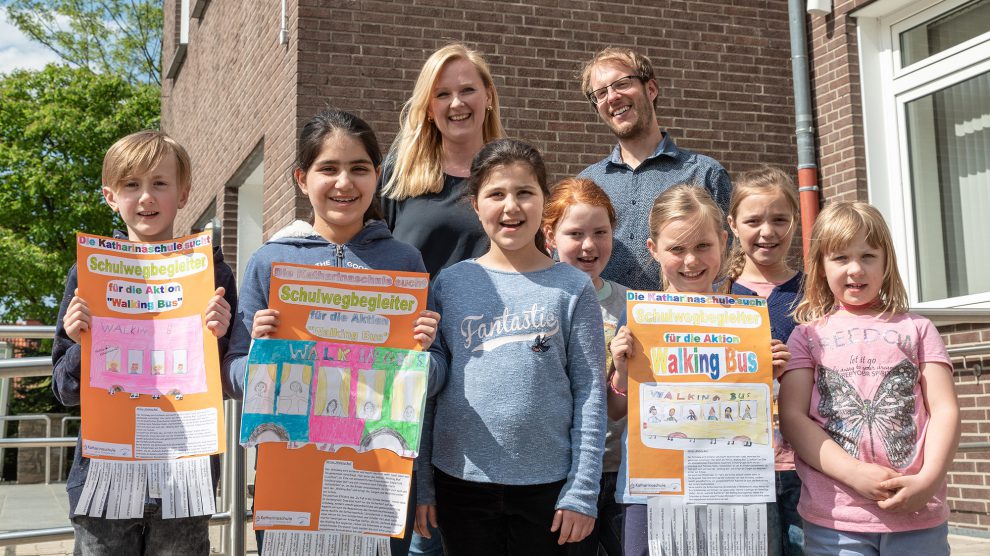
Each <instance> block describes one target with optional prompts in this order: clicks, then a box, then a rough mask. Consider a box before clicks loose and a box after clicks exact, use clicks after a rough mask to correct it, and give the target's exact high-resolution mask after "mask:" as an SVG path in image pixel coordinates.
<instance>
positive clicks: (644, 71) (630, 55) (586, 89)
mask: <svg viewBox="0 0 990 556" xmlns="http://www.w3.org/2000/svg"><path fill="white" fill-rule="evenodd" d="M605 63H619V64H622V65H624V66H627V67H629V68H631V69H632V70H633V72H634V73H635V74H636V77H639V79H640V80H641V81H642V82H643V84H644V85H645V84H646V83H648V82H650V81H653V80H654V79H656V77H655V75H654V72H653V62H651V61H650V59H649V58H647V57H646V56H644V55H642V54H640V53H639V52H636V51H635V50H633V49H631V48H626V47H624V46H609V47H607V48H605V49H603V50H602V51H600V52H599V53H598V54H595V55H594V57H592V58H591V59H590V60H588V61H587V62H585V64H584V68H583V69H582V70H581V92H582V93H584V95H585V96H587V95H588V94H590V93H591V71H592V70H593V69H595V66H598V65H599V64H605ZM659 99H660V95H657V96H656V98H654V99H653V107H654V108H656V105H657V102H659Z"/></svg>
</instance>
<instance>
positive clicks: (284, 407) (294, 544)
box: [241, 263, 429, 552]
mask: <svg viewBox="0 0 990 556" xmlns="http://www.w3.org/2000/svg"><path fill="white" fill-rule="evenodd" d="M271 277H272V278H271V286H270V288H269V291H270V294H269V307H270V308H272V309H277V310H278V311H279V321H280V322H279V326H278V329H277V332H276V333H275V334H274V335H273V337H272V338H271V339H264V340H255V341H254V342H253V343H252V346H251V351H250V353H249V355H248V366H247V375H246V376H245V385H244V386H245V388H244V392H245V394H244V396H245V397H244V416H243V421H242V425H241V443H242V444H244V445H246V446H252V445H258V449H259V458H258V461H259V463H258V469H257V479H256V486H255V528H258V529H268V530H270V531H269V533H268V534H267V535H266V537H265V549H266V552H267V551H269V550H276V549H279V550H281V549H282V548H284V549H286V550H290V551H291V550H294V549H296V548H298V549H300V550H303V551H304V552H305V551H308V549H304V547H305V546H309V547H310V548H314V547H315V548H314V550H318V551H319V547H324V548H327V549H328V550H330V551H331V552H333V551H335V550H337V549H338V548H339V547H340V546H343V545H341V544H338V543H355V544H353V545H348V546H360V547H364V548H367V549H369V550H375V549H376V547H380V546H385V547H386V548H387V546H388V536H398V535H401V534H402V533H403V529H404V525H405V523H404V522H405V515H406V508H407V504H408V498H409V487H410V476H411V473H412V459H410V458H412V457H415V455H416V453H417V452H418V449H419V437H420V431H421V428H422V415H423V407H424V404H425V398H426V380H427V373H428V370H429V356H428V354H427V353H425V352H423V351H418V350H415V349H414V348H420V346H418V345H417V343H416V341H415V340H414V339H413V326H414V322H415V321H416V319H417V318H418V317H419V314H420V312H421V311H422V310H423V309H425V308H426V297H427V291H428V285H429V280H428V276H427V275H425V274H417V273H409V272H388V271H372V270H353V269H341V268H328V267H316V266H302V265H292V264H284V263H275V264H273V265H272V273H271ZM300 444H307V445H302V446H300ZM402 456H405V457H402ZM286 469H292V470H293V472H292V473H286V472H285V471H286ZM382 543H384V544H382ZM310 545H312V546H310Z"/></svg>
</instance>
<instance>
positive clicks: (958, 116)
mask: <svg viewBox="0 0 990 556" xmlns="http://www.w3.org/2000/svg"><path fill="white" fill-rule="evenodd" d="M906 109H907V114H906V116H907V118H906V119H907V135H908V155H909V160H910V166H911V195H912V201H913V205H914V225H915V237H916V238H917V240H916V245H915V248H916V250H917V260H918V273H919V281H920V284H921V286H920V289H919V294H920V298H921V299H920V300H921V301H929V300H933V299H944V298H947V297H956V296H960V295H969V294H975V293H983V292H990V241H988V239H987V238H990V218H987V209H988V208H990V73H984V74H981V75H978V76H976V77H973V78H970V79H968V80H966V81H963V82H961V83H957V84H956V85H953V86H951V87H948V88H946V89H942V90H941V91H938V92H936V93H933V94H931V95H928V96H926V97H922V98H920V99H918V100H915V101H912V102H910V103H908V104H907V108H906Z"/></svg>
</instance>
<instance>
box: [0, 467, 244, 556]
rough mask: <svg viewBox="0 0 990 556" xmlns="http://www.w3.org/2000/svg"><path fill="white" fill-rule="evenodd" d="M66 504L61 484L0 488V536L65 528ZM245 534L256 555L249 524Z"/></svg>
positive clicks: (11, 555) (67, 544)
mask: <svg viewBox="0 0 990 556" xmlns="http://www.w3.org/2000/svg"><path fill="white" fill-rule="evenodd" d="M68 512H69V500H68V495H67V494H66V493H65V483H54V484H51V485H0V533H3V532H10V531H24V530H28V529H48V528H57V527H68V526H69V519H68V517H67V516H68ZM247 528H248V530H247V532H246V533H245V535H244V536H245V548H247V551H248V552H247V553H248V554H257V553H258V552H257V543H256V542H255V538H254V531H253V530H251V527H250V524H249V525H248V527H247ZM223 535H226V532H225V531H224V530H223V529H222V528H221V527H211V528H210V540H211V545H212V547H213V551H214V552H220V551H221V550H222V549H223V544H224V543H222V542H221V537H222V536H223ZM71 554H72V541H71V540H65V541H56V542H46V543H38V544H21V545H17V546H6V547H4V546H0V556H15V555H17V556H35V555H37V556H62V555H71Z"/></svg>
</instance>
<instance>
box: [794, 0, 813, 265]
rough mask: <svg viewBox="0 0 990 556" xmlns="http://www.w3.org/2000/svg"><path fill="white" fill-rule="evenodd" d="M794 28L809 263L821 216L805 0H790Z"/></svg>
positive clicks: (801, 180) (800, 177)
mask: <svg viewBox="0 0 990 556" xmlns="http://www.w3.org/2000/svg"><path fill="white" fill-rule="evenodd" d="M787 13H788V18H789V20H790V30H791V71H792V73H793V76H794V116H795V124H796V127H797V129H796V132H797V154H798V196H799V197H800V200H801V244H802V247H803V249H804V260H805V263H806V264H807V260H808V251H809V250H810V248H811V228H812V226H814V225H815V219H816V218H818V202H819V201H818V192H819V187H818V164H817V163H816V162H815V128H814V126H813V124H814V119H813V117H812V113H811V79H810V77H809V73H808V35H807V31H806V29H805V26H804V18H805V0H787Z"/></svg>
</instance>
